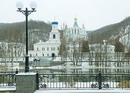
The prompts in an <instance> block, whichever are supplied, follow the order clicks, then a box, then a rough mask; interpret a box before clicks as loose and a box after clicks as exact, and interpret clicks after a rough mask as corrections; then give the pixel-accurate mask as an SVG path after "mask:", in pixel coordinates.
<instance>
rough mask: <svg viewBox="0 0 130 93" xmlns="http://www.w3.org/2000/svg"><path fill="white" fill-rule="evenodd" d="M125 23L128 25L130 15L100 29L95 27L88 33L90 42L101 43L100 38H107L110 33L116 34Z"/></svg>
mask: <svg viewBox="0 0 130 93" xmlns="http://www.w3.org/2000/svg"><path fill="white" fill-rule="evenodd" d="M127 25H130V17H128V18H126V19H124V20H123V21H121V22H119V23H116V24H111V25H107V26H105V27H102V28H100V29H97V30H95V31H93V32H91V33H90V34H89V42H90V43H101V42H102V40H108V39H110V37H111V36H112V35H114V36H116V35H117V34H119V33H120V31H121V30H124V29H125V27H126V26H127Z"/></svg>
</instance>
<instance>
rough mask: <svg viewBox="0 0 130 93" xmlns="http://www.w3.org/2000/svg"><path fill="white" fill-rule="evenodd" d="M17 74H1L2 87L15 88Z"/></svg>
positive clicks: (0, 82) (0, 83)
mask: <svg viewBox="0 0 130 93" xmlns="http://www.w3.org/2000/svg"><path fill="white" fill-rule="evenodd" d="M16 72H17V71H16ZM16 72H0V86H15V85H16Z"/></svg>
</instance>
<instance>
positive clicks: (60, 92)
mask: <svg viewBox="0 0 130 93" xmlns="http://www.w3.org/2000/svg"><path fill="white" fill-rule="evenodd" d="M34 93H130V90H127V89H109V90H108V89H103V90H97V89H95V90H91V89H89V90H67V89H65V90H63V89H61V90H49V89H40V90H37V91H36V92H34Z"/></svg>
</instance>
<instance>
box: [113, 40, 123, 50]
mask: <svg viewBox="0 0 130 93" xmlns="http://www.w3.org/2000/svg"><path fill="white" fill-rule="evenodd" d="M115 52H124V46H123V44H122V43H121V42H119V41H118V40H116V43H115Z"/></svg>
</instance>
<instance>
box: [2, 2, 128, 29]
mask: <svg viewBox="0 0 130 93" xmlns="http://www.w3.org/2000/svg"><path fill="white" fill-rule="evenodd" d="M0 1H1V2H0V23H12V22H20V21H24V20H25V17H24V16H23V15H22V14H21V13H19V12H16V10H17V8H16V3H17V2H18V1H22V2H23V4H24V5H25V6H27V5H28V4H29V3H30V2H31V1H35V2H36V3H37V12H36V13H32V14H31V15H30V16H29V19H33V20H41V21H45V22H49V21H50V22H51V21H54V18H55V19H56V21H58V22H59V27H60V25H61V24H63V22H64V23H65V24H67V25H68V27H71V26H72V25H73V19H74V17H75V16H76V17H77V18H78V24H79V26H82V24H84V25H85V28H86V29H87V30H95V29H98V28H100V27H103V26H105V25H109V24H113V23H117V22H120V21H121V20H123V19H124V18H126V17H128V16H130V0H0ZM24 9H25V8H24Z"/></svg>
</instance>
